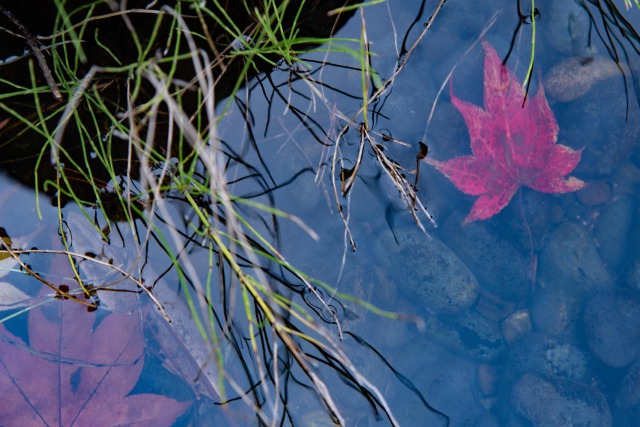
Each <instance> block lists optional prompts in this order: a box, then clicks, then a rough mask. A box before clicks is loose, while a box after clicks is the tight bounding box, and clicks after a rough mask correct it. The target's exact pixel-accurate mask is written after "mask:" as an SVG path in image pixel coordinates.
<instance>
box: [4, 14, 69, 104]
mask: <svg viewBox="0 0 640 427" xmlns="http://www.w3.org/2000/svg"><path fill="white" fill-rule="evenodd" d="M0 12H2V13H3V14H4V16H6V17H7V18H8V19H9V20H10V21H11V22H12V23H13V25H15V26H16V27H18V29H19V30H20V32H21V33H22V36H23V37H24V39H25V41H26V42H27V44H28V45H29V48H31V50H32V51H33V54H34V55H35V56H36V59H37V60H38V65H39V66H40V69H41V70H42V74H43V75H44V79H45V80H46V81H47V85H48V86H49V89H51V92H53V97H54V98H55V99H57V100H62V94H61V93H60V91H59V90H58V86H57V85H56V82H55V80H54V79H53V74H51V69H50V68H49V66H48V65H47V61H46V60H45V59H44V55H43V54H42V51H41V50H40V47H39V46H38V42H37V41H36V39H35V37H33V35H32V34H31V33H30V32H29V30H27V27H25V26H24V25H22V22H20V20H19V19H18V18H16V16H15V15H14V14H13V13H11V11H9V10H7V9H5V8H4V7H2V6H1V5H0Z"/></svg>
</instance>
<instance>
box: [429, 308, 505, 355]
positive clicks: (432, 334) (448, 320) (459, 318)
mask: <svg viewBox="0 0 640 427" xmlns="http://www.w3.org/2000/svg"><path fill="white" fill-rule="evenodd" d="M425 334H426V336H428V337H429V338H431V339H433V340H434V341H435V342H437V343H438V344H439V345H441V346H442V347H444V348H446V349H447V350H449V351H451V352H453V353H454V354H456V355H459V356H460V357H463V358H466V359H470V360H474V361H478V362H490V361H493V360H495V359H497V358H498V357H500V356H501V355H502V353H503V352H504V350H505V343H504V340H503V338H502V333H501V331H500V325H499V324H498V323H497V322H492V321H490V320H487V319H485V318H484V317H482V316H481V315H479V314H478V313H476V312H473V311H470V312H463V313H458V314H450V315H444V314H442V315H438V316H428V317H427V318H426V319H425Z"/></svg>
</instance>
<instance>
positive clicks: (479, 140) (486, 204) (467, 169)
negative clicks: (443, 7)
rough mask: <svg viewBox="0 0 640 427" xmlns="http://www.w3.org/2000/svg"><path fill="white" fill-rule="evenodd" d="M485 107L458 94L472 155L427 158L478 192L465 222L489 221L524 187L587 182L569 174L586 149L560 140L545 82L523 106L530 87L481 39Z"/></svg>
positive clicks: (567, 187) (550, 188)
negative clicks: (547, 97)
mask: <svg viewBox="0 0 640 427" xmlns="http://www.w3.org/2000/svg"><path fill="white" fill-rule="evenodd" d="M482 46H483V48H484V51H485V62H484V108H481V107H479V106H477V105H474V104H471V103H469V102H466V101H463V100H461V99H459V98H457V97H456V96H455V95H454V94H453V83H451V85H450V96H451V103H452V104H453V105H454V106H455V107H456V108H457V109H458V111H459V112H460V114H462V116H463V118H464V120H465V123H466V125H467V129H468V130H469V136H470V140H471V142H470V145H471V153H472V154H471V155H463V156H459V157H456V158H453V159H451V160H447V161H439V160H434V159H432V158H429V157H427V158H425V159H424V160H425V161H426V162H427V163H429V164H430V165H432V166H434V167H435V168H436V169H438V170H439V171H440V172H442V173H443V174H444V175H445V176H446V177H447V178H449V179H450V180H451V182H452V183H453V184H454V185H455V187H456V188H457V189H458V190H460V191H462V192H463V193H465V194H469V195H472V196H479V197H478V199H476V201H475V202H474V204H473V206H472V208H471V211H470V212H469V214H468V215H467V217H466V218H465V219H464V221H463V224H466V223H469V222H472V221H477V220H482V219H487V218H490V217H492V216H493V215H495V214H497V213H498V212H500V211H501V210H502V209H503V208H504V207H505V206H506V205H508V204H509V202H510V201H511V198H512V197H513V195H514V194H515V193H516V191H517V190H518V188H519V187H520V186H526V187H530V188H532V189H534V190H536V191H540V192H544V193H567V192H571V191H576V190H579V189H580V188H582V187H584V185H585V183H584V182H583V181H581V180H580V179H578V178H575V177H571V176H570V177H566V175H568V174H569V173H570V172H571V171H573V170H574V169H575V167H576V166H577V165H578V163H579V162H580V156H581V152H582V150H573V149H571V148H569V147H567V146H564V145H561V144H557V143H556V141H557V139H558V130H559V128H558V123H557V122H556V119H555V116H554V115H553V112H552V111H551V109H550V108H549V104H548V103H547V99H546V97H545V95H544V89H543V87H542V84H540V88H539V90H538V93H537V94H536V95H535V96H534V97H532V98H531V99H528V100H527V102H526V103H525V104H524V106H523V104H522V101H523V100H524V99H525V91H524V88H523V87H522V85H521V84H520V81H519V80H518V78H517V77H516V75H515V74H514V73H513V71H511V70H510V69H509V68H507V67H506V65H504V64H503V63H502V60H501V59H500V57H498V54H497V53H496V51H495V49H494V48H493V47H492V46H491V45H490V44H489V43H488V42H486V41H484V40H483V41H482Z"/></svg>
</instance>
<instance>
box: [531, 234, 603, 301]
mask: <svg viewBox="0 0 640 427" xmlns="http://www.w3.org/2000/svg"><path fill="white" fill-rule="evenodd" d="M538 274H539V280H540V282H541V285H542V286H546V285H547V284H549V285H550V286H553V287H554V288H557V287H563V288H564V289H565V290H566V291H567V292H566V293H567V294H571V293H574V294H580V293H582V292H583V291H584V290H588V289H598V288H604V287H607V286H610V285H611V284H612V283H613V280H612V278H611V275H610V274H609V272H608V271H607V269H606V267H605V265H604V263H603V262H602V260H601V259H600V255H599V253H598V249H597V247H596V244H595V242H594V240H593V237H592V236H591V233H590V232H589V231H588V230H587V229H585V228H584V227H582V226H580V225H578V224H574V223H569V222H567V223H563V224H560V225H559V226H558V227H557V228H556V229H554V230H553V231H552V232H551V234H550V236H549V237H548V240H547V242H546V244H545V247H544V248H543V250H542V253H541V254H540V257H539V261H538Z"/></svg>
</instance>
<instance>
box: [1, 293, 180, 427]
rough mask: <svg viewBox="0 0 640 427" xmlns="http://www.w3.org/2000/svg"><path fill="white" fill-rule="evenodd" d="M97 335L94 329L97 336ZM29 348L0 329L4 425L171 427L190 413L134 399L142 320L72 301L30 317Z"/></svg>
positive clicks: (157, 400)
mask: <svg viewBox="0 0 640 427" xmlns="http://www.w3.org/2000/svg"><path fill="white" fill-rule="evenodd" d="M94 329H95V330H94ZM28 330H29V344H28V345H27V344H26V343H25V342H24V341H23V340H22V339H20V338H19V337H16V336H15V335H13V334H12V333H10V332H9V331H8V330H7V329H6V328H5V327H4V325H1V324H0V396H2V402H1V403H0V425H3V426H4V425H7V426H9V425H13V426H51V425H56V426H62V425H64V426H72V425H75V426H89V425H124V424H126V425H131V424H135V425H136V426H143V425H149V426H163V425H170V424H172V423H173V422H174V421H175V419H176V418H177V417H178V416H180V415H181V414H182V413H183V412H184V411H185V409H186V408H187V407H188V406H189V404H188V402H178V401H176V400H174V399H171V398H169V397H166V396H161V395H156V394H133V395H129V392H130V391H131V390H132V389H133V387H134V386H135V385H136V383H137V381H138V377H139V376H140V372H141V371H142V366H143V363H144V356H143V345H144V337H143V334H142V330H141V325H140V318H139V316H135V315H129V314H109V315H107V316H106V317H105V318H104V319H102V320H101V321H100V322H99V323H98V324H97V325H96V314H95V313H88V312H87V310H86V307H84V306H82V305H80V304H78V303H75V302H72V301H56V302H55V303H54V306H51V305H49V306H43V307H39V308H35V309H33V310H31V312H30V313H29V322H28Z"/></svg>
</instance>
